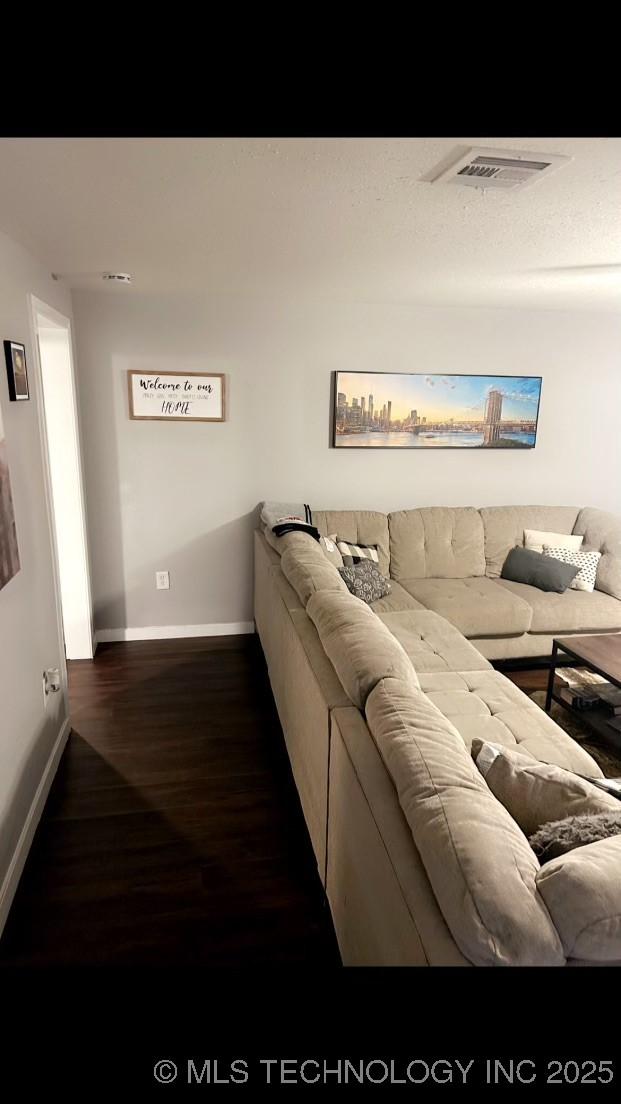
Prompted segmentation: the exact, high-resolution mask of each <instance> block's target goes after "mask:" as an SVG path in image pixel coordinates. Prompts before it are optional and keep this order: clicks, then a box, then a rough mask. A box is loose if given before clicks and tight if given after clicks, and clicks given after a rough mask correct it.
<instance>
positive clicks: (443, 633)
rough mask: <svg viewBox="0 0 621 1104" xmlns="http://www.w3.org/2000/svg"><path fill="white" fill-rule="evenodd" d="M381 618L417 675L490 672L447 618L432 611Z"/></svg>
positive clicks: (383, 615) (388, 614) (388, 615)
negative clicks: (426, 673)
mask: <svg viewBox="0 0 621 1104" xmlns="http://www.w3.org/2000/svg"><path fill="white" fill-rule="evenodd" d="M380 617H381V619H382V621H383V622H384V624H385V625H387V627H388V628H389V629H390V631H391V633H392V634H393V635H394V636H396V638H397V640H398V641H399V643H400V644H402V645H403V647H404V648H405V650H406V652H407V654H408V655H409V657H410V659H411V661H412V663H413V665H414V668H415V670H416V673H417V674H418V675H419V676H420V674H421V672H424V671H484V670H489V671H491V669H492V667H491V664H490V663H489V662H488V661H487V660H486V659H484V658H483V656H482V655H481V653H480V652H479V651H477V649H476V648H475V647H474V646H473V645H472V644H470V643H469V642H468V641H467V640H466V638H465V636H463V634H462V633H460V632H459V629H456V628H455V626H454V625H451V624H450V622H449V621H447V620H446V618H444V617H440V615H439V614H438V613H433V612H432V611H431V610H426V609H421V610H420V611H415V610H404V611H402V612H399V613H382V614H380Z"/></svg>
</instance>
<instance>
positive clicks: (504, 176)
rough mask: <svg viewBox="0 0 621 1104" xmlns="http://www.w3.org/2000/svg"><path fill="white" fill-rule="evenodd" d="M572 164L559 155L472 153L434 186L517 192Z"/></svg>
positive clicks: (457, 162)
mask: <svg viewBox="0 0 621 1104" xmlns="http://www.w3.org/2000/svg"><path fill="white" fill-rule="evenodd" d="M567 161H571V157H564V156H561V154H556V153H525V152H524V151H523V150H496V149H485V148H481V149H469V150H467V152H466V153H464V154H463V155H462V156H461V157H460V158H459V160H458V161H455V162H454V163H453V164H452V165H450V166H449V168H448V169H444V170H443V171H442V172H441V173H440V174H439V176H436V177H434V178H433V183H434V184H439V183H443V184H459V185H463V186H464V187H466V188H485V190H486V191H487V190H491V189H492V188H495V189H502V190H503V191H505V192H507V191H516V190H517V189H518V188H526V187H527V186H528V185H529V184H533V183H534V182H535V181H536V180H541V178H542V177H543V176H549V175H550V173H551V172H554V170H555V169H558V168H560V167H561V165H564V164H565V163H566V162H567Z"/></svg>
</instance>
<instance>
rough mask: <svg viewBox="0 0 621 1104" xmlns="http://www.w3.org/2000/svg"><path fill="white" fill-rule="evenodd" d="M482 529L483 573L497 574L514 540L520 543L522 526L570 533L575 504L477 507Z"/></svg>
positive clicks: (522, 534) (575, 509)
mask: <svg viewBox="0 0 621 1104" xmlns="http://www.w3.org/2000/svg"><path fill="white" fill-rule="evenodd" d="M479 513H480V515H481V518H482V521H483V528H484V531H485V561H486V565H487V567H486V571H485V574H486V575H488V576H489V578H490V579H498V578H500V572H501V571H502V566H503V564H504V562H505V560H506V558H507V556H508V555H509V552H510V551H511V549H512V548H515V546H516V544H519V545H522V546H523V545H524V530H525V529H545V530H548V531H551V532H554V533H572V532H573V529H574V525H575V524H576V519H577V517H578V507H577V506H485V507H484V508H483V509H482V510H480V511H479Z"/></svg>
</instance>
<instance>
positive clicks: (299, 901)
mask: <svg viewBox="0 0 621 1104" xmlns="http://www.w3.org/2000/svg"><path fill="white" fill-rule="evenodd" d="M69 666H70V675H69V678H70V698H71V705H72V720H73V731H72V734H71V736H70V738H69V742H68V745H67V749H66V751H65V753H64V756H63V759H62V761H61V765H60V767H59V770H58V774H57V776H56V779H55V782H54V784H53V787H52V791H51V794H50V797H49V800H48V803H47V807H46V810H45V812H44V815H43V818H42V820H41V824H40V826H39V829H38V831H37V835H36V837H35V841H34V844H33V847H32V850H31V853H30V856H29V858H28V862H27V865H26V868H25V870H24V874H23V876H22V879H21V882H20V886H19V889H18V892H17V895H16V897H15V901H14V904H13V908H12V910H11V914H10V916H9V919H8V922H7V925H6V928H5V932H4V935H3V938H2V940H1V941H0V965H4V966H16V965H17V966H49V965H57V964H79V965H84V964H111V965H119V964H122V965H149V966H150V965H154V964H155V965H164V966H177V965H181V966H188V965H192V964H196V965H201V966H216V967H249V966H266V965H267V966H272V965H274V966H279V965H280V966H288V965H305V964H306V965H309V964H313V965H324V966H337V965H339V963H340V959H339V955H338V950H337V947H336V940H335V937H334V932H333V928H332V923H331V919H330V913H329V910H328V908H327V905H326V903H325V899H324V895H323V891H322V888H321V884H320V880H319V875H318V873H317V867H316V864H315V860H314V856H313V853H312V849H311V845H310V842H309V839H308V836H307V833H306V827H305V824H304V819H303V816H302V812H301V809H300V807H299V803H298V798H297V792H296V789H295V785H294V782H293V779H292V777H291V773H290V768H289V762H288V758H287V754H286V750H285V746H284V742H283V737H282V732H281V729H280V724H279V721H278V716H277V713H276V709H275V706H274V702H273V698H272V695H271V690H270V686H269V682H268V678H267V672H266V669H265V664H264V660H263V656H262V653H261V648H260V645H259V641H258V638H257V637H256V636H245V637H241V636H237V637H218V638H209V639H205V638H203V639H197V640H171V641H149V642H144V643H128V644H106V645H101V646H100V647H99V649H98V652H97V656H96V658H95V660H94V662H92V663H91V662H86V661H81V662H74V663H71V664H70V665H69Z"/></svg>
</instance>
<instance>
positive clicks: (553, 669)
mask: <svg viewBox="0 0 621 1104" xmlns="http://www.w3.org/2000/svg"><path fill="white" fill-rule="evenodd" d="M557 656H558V644H557V643H556V640H555V641H554V643H553V644H552V655H551V656H550V671H549V673H548V689H547V692H546V713H549V712H550V709H551V708H552V691H553V689H554V676H555V674H556V660H557Z"/></svg>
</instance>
